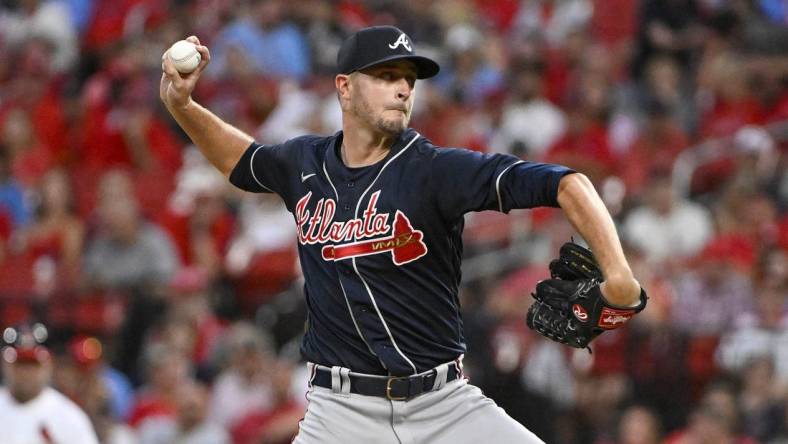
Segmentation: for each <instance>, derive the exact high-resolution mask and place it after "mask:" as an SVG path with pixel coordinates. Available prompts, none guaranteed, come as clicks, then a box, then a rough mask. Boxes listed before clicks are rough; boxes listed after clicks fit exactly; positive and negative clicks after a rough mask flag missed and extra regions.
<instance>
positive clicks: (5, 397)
mask: <svg viewBox="0 0 788 444" xmlns="http://www.w3.org/2000/svg"><path fill="white" fill-rule="evenodd" d="M10 400H11V395H10V394H9V393H8V389H6V388H5V387H0V406H5V405H7V404H9V401H10Z"/></svg>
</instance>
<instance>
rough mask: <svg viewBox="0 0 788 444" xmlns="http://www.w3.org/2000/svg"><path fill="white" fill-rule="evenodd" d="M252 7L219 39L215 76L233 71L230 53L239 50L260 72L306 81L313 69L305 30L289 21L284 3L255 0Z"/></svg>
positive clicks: (238, 13)
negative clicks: (235, 49) (230, 68)
mask: <svg viewBox="0 0 788 444" xmlns="http://www.w3.org/2000/svg"><path fill="white" fill-rule="evenodd" d="M248 8H249V10H240V11H237V16H236V18H235V20H234V21H232V22H231V23H229V24H228V25H227V26H225V28H224V29H222V30H221V31H220V32H219V35H218V36H216V40H215V41H214V43H213V46H212V50H213V53H214V56H215V60H214V61H213V62H212V63H211V65H212V71H213V73H214V75H222V74H223V73H224V72H225V71H226V70H227V69H229V63H230V58H229V56H230V53H231V52H232V51H233V48H237V49H238V50H240V51H242V52H244V53H246V54H248V57H249V59H250V60H253V61H254V63H255V68H256V69H257V70H258V71H260V72H263V73H266V74H269V75H272V76H274V77H290V78H296V79H299V80H304V79H305V78H306V77H307V75H308V73H309V69H310V60H309V48H308V46H307V41H306V38H305V37H304V35H303V34H302V33H301V31H300V30H299V29H298V28H297V27H296V26H294V25H293V24H291V23H290V22H289V21H288V20H287V18H286V16H285V13H286V6H285V3H284V1H282V0H254V1H253V2H251V3H250V4H249V5H248Z"/></svg>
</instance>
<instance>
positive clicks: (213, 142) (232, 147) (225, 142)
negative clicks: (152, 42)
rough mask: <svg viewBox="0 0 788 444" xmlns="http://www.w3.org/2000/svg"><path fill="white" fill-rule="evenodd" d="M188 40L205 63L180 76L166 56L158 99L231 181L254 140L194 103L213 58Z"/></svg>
mask: <svg viewBox="0 0 788 444" xmlns="http://www.w3.org/2000/svg"><path fill="white" fill-rule="evenodd" d="M186 40H188V41H190V42H192V43H194V44H195V45H197V50H198V51H199V52H200V56H201V57H202V60H201V61H200V64H199V65H198V66H197V69H195V70H194V71H193V72H191V73H190V74H181V73H179V72H178V70H177V69H175V65H174V64H173V63H172V60H170V58H169V57H167V53H166V52H165V53H164V55H163V56H162V59H161V60H162V62H161V68H162V71H163V72H162V75H161V83H160V85H159V97H160V98H161V101H162V102H164V105H165V106H166V107H167V110H168V111H169V112H170V114H172V117H173V118H175V121H176V122H178V125H180V126H181V128H183V130H184V131H185V132H186V134H188V136H189V138H191V140H192V142H194V144H195V145H197V148H199V149H200V151H201V152H202V154H203V155H204V156H205V158H206V159H208V161H209V162H211V163H212V164H213V166H215V167H216V168H217V169H218V170H219V171H221V173H222V174H224V175H225V176H227V177H229V175H230V172H231V171H232V170H233V167H235V165H236V164H237V163H238V160H239V159H240V158H241V155H243V153H244V151H245V150H246V148H248V147H249V145H250V144H251V143H252V141H253V140H254V139H253V138H252V136H250V135H248V134H246V133H244V132H243V131H241V130H239V129H238V128H236V127H234V126H232V125H230V124H229V123H227V122H224V121H223V120H222V119H220V118H219V117H217V116H216V115H215V114H213V113H212V112H210V111H209V110H207V109H206V108H204V107H202V106H200V104H198V103H197V102H195V101H194V100H192V91H194V87H195V85H196V84H197V80H198V79H199V78H200V74H202V72H203V70H204V69H205V67H206V66H207V65H208V63H210V61H211V54H210V52H209V51H208V48H207V47H205V46H202V45H200V41H199V39H197V37H195V36H191V37H189V38H187V39H186Z"/></svg>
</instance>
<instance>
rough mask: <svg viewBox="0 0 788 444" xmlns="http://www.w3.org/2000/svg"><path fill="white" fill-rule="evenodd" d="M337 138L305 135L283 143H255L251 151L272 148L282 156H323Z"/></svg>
mask: <svg viewBox="0 0 788 444" xmlns="http://www.w3.org/2000/svg"><path fill="white" fill-rule="evenodd" d="M335 137H336V136H315V135H305V136H299V137H294V138H292V139H288V140H286V141H284V142H282V143H260V142H257V141H255V142H254V143H253V144H252V145H251V146H250V147H249V149H250V150H251V151H253V152H254V151H257V150H259V149H261V148H272V149H274V150H275V151H276V152H278V153H279V155H282V156H289V155H301V156H304V155H312V154H321V153H323V152H324V150H325V147H327V146H328V145H329V144H330V143H331V141H332V140H333V139H334V138H335Z"/></svg>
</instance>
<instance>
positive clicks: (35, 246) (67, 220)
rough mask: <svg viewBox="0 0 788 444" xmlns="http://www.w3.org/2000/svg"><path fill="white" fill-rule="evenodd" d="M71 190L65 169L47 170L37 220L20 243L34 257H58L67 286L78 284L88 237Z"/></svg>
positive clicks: (22, 233)
mask: <svg viewBox="0 0 788 444" xmlns="http://www.w3.org/2000/svg"><path fill="white" fill-rule="evenodd" d="M72 190H73V188H72V187H71V184H70V182H69V177H68V176H67V175H66V172H65V171H64V170H59V169H58V170H52V171H50V172H48V173H46V175H45V176H44V177H43V178H42V180H41V185H40V186H39V207H38V209H37V212H36V213H37V214H36V217H35V220H34V221H33V222H32V223H31V224H30V226H28V227H27V228H25V229H24V230H23V231H22V232H21V233H20V236H19V241H20V243H21V245H20V246H19V247H20V248H22V249H23V250H25V251H26V252H27V254H29V255H30V256H31V257H33V258H40V257H49V258H51V259H53V260H54V261H55V263H56V265H57V266H58V267H59V274H60V276H59V277H60V278H61V279H62V281H61V282H60V284H61V286H65V288H71V287H73V286H74V284H76V280H77V276H78V272H79V262H80V259H81V257H82V251H83V246H84V245H83V243H84V237H85V225H84V223H83V222H82V220H81V219H80V218H79V217H78V216H77V215H76V214H75V212H74V205H73V201H72V199H73V192H72Z"/></svg>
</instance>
